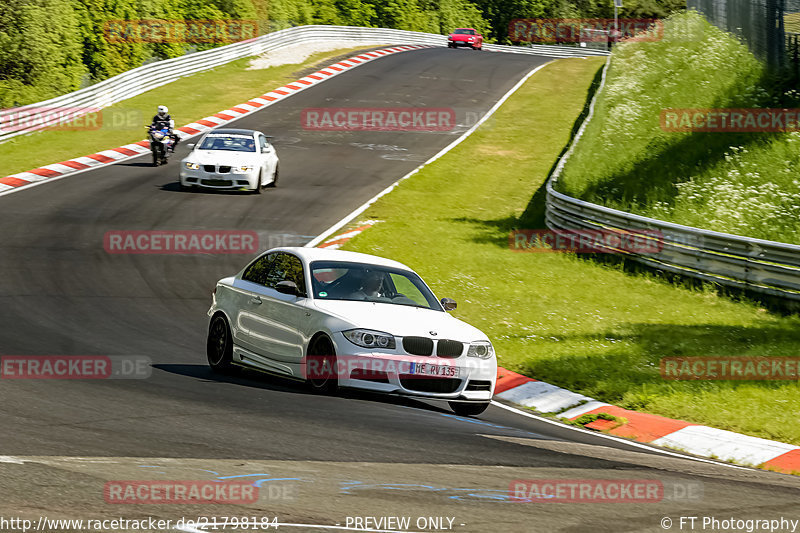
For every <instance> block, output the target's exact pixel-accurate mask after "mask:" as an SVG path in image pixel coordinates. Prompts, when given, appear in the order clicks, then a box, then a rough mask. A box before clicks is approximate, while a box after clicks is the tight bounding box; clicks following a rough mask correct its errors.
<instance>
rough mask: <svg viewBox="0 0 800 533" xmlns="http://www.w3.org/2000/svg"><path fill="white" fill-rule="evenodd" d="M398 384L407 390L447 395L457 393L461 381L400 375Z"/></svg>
mask: <svg viewBox="0 0 800 533" xmlns="http://www.w3.org/2000/svg"><path fill="white" fill-rule="evenodd" d="M400 384H401V385H403V387H405V388H406V389H408V390H413V391H418V392H438V393H442V394H447V393H451V392H455V391H457V390H458V387H459V386H460V385H461V380H460V379H450V378H421V377H418V376H414V375H409V374H401V375H400Z"/></svg>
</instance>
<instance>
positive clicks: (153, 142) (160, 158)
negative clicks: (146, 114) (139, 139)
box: [147, 126, 175, 167]
mask: <svg viewBox="0 0 800 533" xmlns="http://www.w3.org/2000/svg"><path fill="white" fill-rule="evenodd" d="M147 131H148V132H149V134H150V151H151V152H152V153H153V166H154V167H157V166H158V165H166V164H167V159H168V158H169V154H170V153H171V152H172V145H173V143H174V142H175V141H174V139H173V138H172V135H170V133H169V128H162V129H160V130H159V129H156V128H151V127H149V126H148V128H147Z"/></svg>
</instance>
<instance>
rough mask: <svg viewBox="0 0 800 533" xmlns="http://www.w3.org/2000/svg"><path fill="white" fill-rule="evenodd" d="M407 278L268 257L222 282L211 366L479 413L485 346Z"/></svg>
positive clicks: (310, 252)
mask: <svg viewBox="0 0 800 533" xmlns="http://www.w3.org/2000/svg"><path fill="white" fill-rule="evenodd" d="M455 307H456V303H455V302H454V301H453V300H450V299H448V298H443V299H442V300H437V299H436V297H435V296H434V294H433V292H431V290H430V289H429V288H428V286H427V285H426V284H425V282H424V281H422V279H421V278H420V277H419V276H418V275H417V274H416V273H415V272H414V271H413V270H411V269H410V268H408V267H407V266H405V265H403V264H401V263H398V262H396V261H391V260H389V259H383V258H380V257H375V256H372V255H366V254H359V253H354V252H344V251H339V250H326V249H323V248H275V249H272V250H268V251H267V252H265V253H264V254H262V255H261V256H259V257H257V258H256V259H255V260H254V261H253V262H251V263H250V264H249V265H247V266H246V267H245V268H244V269H242V270H241V271H240V272H239V273H238V274H236V275H235V276H231V277H228V278H224V279H221V280H219V281H218V282H217V285H216V287H215V289H214V295H213V301H212V305H211V308H210V309H209V311H208V315H209V317H210V321H209V329H208V343H207V355H208V363H209V365H210V366H211V368H212V369H213V370H214V371H218V372H225V371H229V370H230V369H231V368H232V367H233V366H243V367H248V368H254V369H257V370H261V371H264V372H268V373H272V374H277V375H281V376H286V377H289V378H294V379H300V380H303V381H306V382H307V383H309V384H310V385H311V386H312V387H313V388H315V389H317V390H321V391H327V392H330V391H334V390H336V388H338V387H352V388H358V389H366V390H370V391H375V392H382V393H387V394H399V395H404V396H414V397H421V398H427V399H438V400H447V401H448V402H449V403H450V407H451V408H452V409H453V411H455V412H456V413H457V414H460V415H477V414H480V413H482V412H483V411H484V410H485V409H486V407H487V406H488V405H489V402H490V400H491V398H492V394H493V392H494V386H495V381H496V379H497V360H496V358H495V354H494V348H493V347H492V344H491V342H489V339H488V337H487V336H486V335H485V334H484V333H482V332H481V331H480V330H478V329H476V328H474V327H472V326H470V325H469V324H466V323H465V322H462V321H460V320H458V319H456V318H454V317H452V316H450V315H449V314H448V313H447V311H450V310H452V309H455Z"/></svg>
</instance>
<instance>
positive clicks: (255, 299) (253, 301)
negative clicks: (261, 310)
mask: <svg viewBox="0 0 800 533" xmlns="http://www.w3.org/2000/svg"><path fill="white" fill-rule="evenodd" d="M250 303H251V304H255V305H261V298H259V297H258V296H253V297H252V298H250Z"/></svg>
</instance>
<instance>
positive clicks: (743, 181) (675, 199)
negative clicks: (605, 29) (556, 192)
mask: <svg viewBox="0 0 800 533" xmlns="http://www.w3.org/2000/svg"><path fill="white" fill-rule="evenodd" d="M783 87H784V85H783V82H781V81H780V80H779V79H778V78H777V77H776V76H775V75H771V74H767V73H766V72H765V69H764V66H763V64H762V63H760V62H759V61H757V60H756V58H755V57H754V56H753V55H752V54H751V53H750V52H749V51H748V49H747V48H746V46H744V45H743V44H742V43H740V42H739V41H737V40H736V39H735V38H734V37H733V36H732V35H731V34H728V33H725V32H723V31H721V30H719V29H717V28H715V27H713V26H711V25H710V24H709V23H708V22H706V21H705V20H704V19H703V18H702V17H701V16H700V15H698V14H697V13H696V12H687V13H683V14H679V15H674V16H672V17H670V18H669V19H667V21H666V22H665V26H664V37H663V39H662V40H661V41H658V42H630V43H624V44H621V45H619V46H618V47H616V48H615V50H614V53H613V55H612V61H611V67H610V68H609V72H608V79H607V84H606V87H605V89H604V91H603V92H602V93H601V95H600V97H599V99H598V104H597V109H596V115H595V117H594V119H593V120H592V121H591V123H590V124H589V125H588V127H587V129H586V135H585V136H584V137H583V138H582V139H581V141H580V142H579V143H578V144H577V145H576V150H575V153H574V157H572V158H571V159H570V161H569V162H568V164H567V165H566V166H565V169H564V174H563V176H562V177H561V179H560V183H559V188H560V189H561V190H562V191H563V192H566V193H568V194H570V195H572V196H577V197H580V198H583V199H586V200H588V201H591V202H595V203H600V204H603V205H607V206H610V207H614V208H618V209H623V210H626V211H633V212H636V213H640V214H643V215H646V216H651V217H655V218H659V219H662V220H669V221H673V222H678V223H681V224H687V225H690V226H697V227H703V228H708V229H713V230H717V231H724V232H728V233H735V234H740V235H747V236H751V237H759V238H764V239H771V240H778V241H784V242H792V243H800V180H798V172H799V171H800V132H793V133H726V132H706V133H702V132H665V131H663V130H662V129H661V126H660V115H661V111H662V110H663V109H666V108H678V109H693V108H754V107H755V108H763V107H767V108H769V107H777V108H783V107H787V108H796V107H798V104H800V101H798V95H799V94H800V93H798V92H797V91H795V90H789V91H786V92H783Z"/></svg>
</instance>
